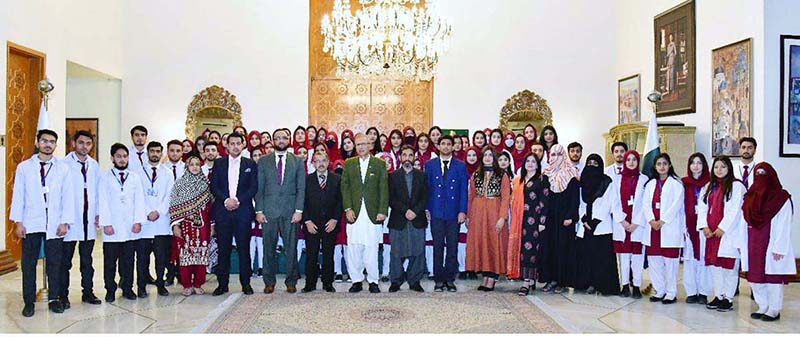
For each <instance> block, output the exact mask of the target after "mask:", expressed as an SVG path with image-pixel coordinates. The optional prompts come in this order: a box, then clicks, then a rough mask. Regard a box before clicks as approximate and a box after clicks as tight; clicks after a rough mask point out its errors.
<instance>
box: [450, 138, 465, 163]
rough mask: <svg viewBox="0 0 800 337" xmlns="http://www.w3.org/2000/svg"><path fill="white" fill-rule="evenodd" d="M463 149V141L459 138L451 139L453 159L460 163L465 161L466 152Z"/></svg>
mask: <svg viewBox="0 0 800 337" xmlns="http://www.w3.org/2000/svg"><path fill="white" fill-rule="evenodd" d="M465 149H466V147H464V139H463V138H461V137H459V136H455V137H453V158H456V159H458V160H460V161H464V160H466V159H467V152H466V151H465Z"/></svg>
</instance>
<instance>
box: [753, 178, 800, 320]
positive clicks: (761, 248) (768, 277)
mask: <svg viewBox="0 0 800 337" xmlns="http://www.w3.org/2000/svg"><path fill="white" fill-rule="evenodd" d="M753 172H755V176H754V181H753V185H752V186H750V189H748V190H747V193H745V195H744V206H743V207H742V210H743V212H744V219H745V220H746V221H747V232H746V233H747V235H746V236H747V237H746V240H745V242H746V245H742V246H743V251H742V269H743V270H745V271H747V281H748V282H750V286H751V287H752V288H753V296H754V297H755V301H756V304H758V310H756V312H754V313H752V314H750V317H751V318H753V319H761V320H763V321H767V322H771V321H775V320H778V319H780V318H781V309H782V307H783V285H784V284H787V283H788V282H789V278H790V277H791V276H792V275H795V274H796V273H797V269H796V266H795V255H794V251H793V250H792V239H791V237H792V233H791V228H792V215H793V213H794V211H793V205H792V200H791V195H790V194H789V192H787V191H786V190H784V189H783V186H781V182H780V180H779V179H778V174H777V173H776V172H775V169H773V168H772V166H771V165H770V164H768V163H765V162H764V163H759V164H757V165H756V166H755V169H753Z"/></svg>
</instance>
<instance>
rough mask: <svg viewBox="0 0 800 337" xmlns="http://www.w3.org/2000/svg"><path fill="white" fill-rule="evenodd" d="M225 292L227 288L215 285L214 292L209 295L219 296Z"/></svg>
mask: <svg viewBox="0 0 800 337" xmlns="http://www.w3.org/2000/svg"><path fill="white" fill-rule="evenodd" d="M227 292H228V288H223V287H217V289H214V292H213V293H211V296H220V295H222V294H224V293H227Z"/></svg>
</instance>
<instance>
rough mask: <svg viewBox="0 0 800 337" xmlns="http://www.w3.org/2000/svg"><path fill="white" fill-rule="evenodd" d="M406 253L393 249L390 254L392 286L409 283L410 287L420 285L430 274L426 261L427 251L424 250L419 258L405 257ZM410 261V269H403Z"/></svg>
mask: <svg viewBox="0 0 800 337" xmlns="http://www.w3.org/2000/svg"><path fill="white" fill-rule="evenodd" d="M403 253H404V252H401V251H400V250H399V249H392V251H391V252H389V255H390V256H391V257H390V259H389V265H390V266H389V280H391V282H392V284H395V283H396V284H403V282H404V281H405V282H408V284H409V285H412V284H415V283H419V282H420V281H421V280H422V278H423V277H424V276H425V274H427V272H428V266H427V264H426V261H425V249H422V251H421V252H420V254H419V255H417V256H403V255H404V254H403ZM406 259H408V269H407V270H404V269H403V263H404V262H405V260H406Z"/></svg>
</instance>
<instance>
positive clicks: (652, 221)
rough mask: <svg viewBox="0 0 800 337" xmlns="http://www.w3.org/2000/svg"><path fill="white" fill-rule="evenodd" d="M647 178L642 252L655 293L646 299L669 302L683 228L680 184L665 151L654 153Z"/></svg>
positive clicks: (673, 291)
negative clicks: (643, 246) (648, 177)
mask: <svg viewBox="0 0 800 337" xmlns="http://www.w3.org/2000/svg"><path fill="white" fill-rule="evenodd" d="M650 175H651V177H653V178H651V179H650V180H649V181H648V182H647V184H646V185H645V187H644V200H642V202H644V204H643V205H642V215H643V216H644V219H643V221H646V224H645V225H644V230H645V231H644V233H643V234H644V240H643V241H642V243H644V245H645V246H646V247H645V254H647V264H648V266H649V270H650V280H651V281H652V282H653V289H654V290H655V292H656V294H655V295H653V296H651V297H650V302H661V303H663V304H672V303H675V302H676V301H677V295H678V265H679V264H680V259H679V257H680V250H681V247H683V233H685V232H686V225H685V221H686V216H685V215H684V212H683V202H684V201H683V184H682V183H681V181H680V178H678V176H677V175H676V174H675V169H674V168H673V166H672V160H671V159H670V157H669V155H668V154H666V153H662V154H660V155H658V156H657V157H656V160H655V165H653V168H652V171H651V172H650Z"/></svg>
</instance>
